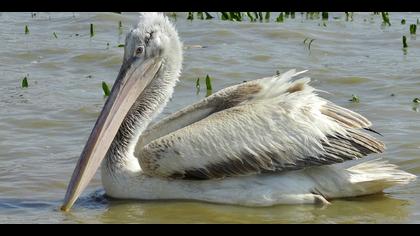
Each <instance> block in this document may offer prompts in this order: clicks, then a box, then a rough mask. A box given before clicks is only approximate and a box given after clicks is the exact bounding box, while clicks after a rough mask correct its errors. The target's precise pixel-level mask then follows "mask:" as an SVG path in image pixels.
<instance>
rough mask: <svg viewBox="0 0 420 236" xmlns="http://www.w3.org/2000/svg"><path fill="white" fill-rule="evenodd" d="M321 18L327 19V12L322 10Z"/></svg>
mask: <svg viewBox="0 0 420 236" xmlns="http://www.w3.org/2000/svg"><path fill="white" fill-rule="evenodd" d="M322 19H323V20H328V12H322Z"/></svg>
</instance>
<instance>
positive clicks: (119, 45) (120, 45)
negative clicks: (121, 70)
mask: <svg viewBox="0 0 420 236" xmlns="http://www.w3.org/2000/svg"><path fill="white" fill-rule="evenodd" d="M124 46H125V45H124V44H118V46H117V47H119V48H123V47H124Z"/></svg>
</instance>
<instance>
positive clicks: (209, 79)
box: [206, 75, 213, 90]
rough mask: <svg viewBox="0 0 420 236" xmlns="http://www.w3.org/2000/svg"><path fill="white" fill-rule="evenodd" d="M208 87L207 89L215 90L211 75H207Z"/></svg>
mask: <svg viewBox="0 0 420 236" xmlns="http://www.w3.org/2000/svg"><path fill="white" fill-rule="evenodd" d="M206 88H207V90H213V88H212V86H211V78H210V76H209V75H207V76H206Z"/></svg>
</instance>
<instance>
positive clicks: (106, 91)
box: [102, 81, 111, 97]
mask: <svg viewBox="0 0 420 236" xmlns="http://www.w3.org/2000/svg"><path fill="white" fill-rule="evenodd" d="M102 90H103V91H104V96H105V97H108V96H109V94H111V91H110V90H109V87H108V85H107V84H106V83H105V81H102Z"/></svg>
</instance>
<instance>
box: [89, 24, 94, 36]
mask: <svg viewBox="0 0 420 236" xmlns="http://www.w3.org/2000/svg"><path fill="white" fill-rule="evenodd" d="M94 35H95V31H94V29H93V24H90V37H93V36H94Z"/></svg>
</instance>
